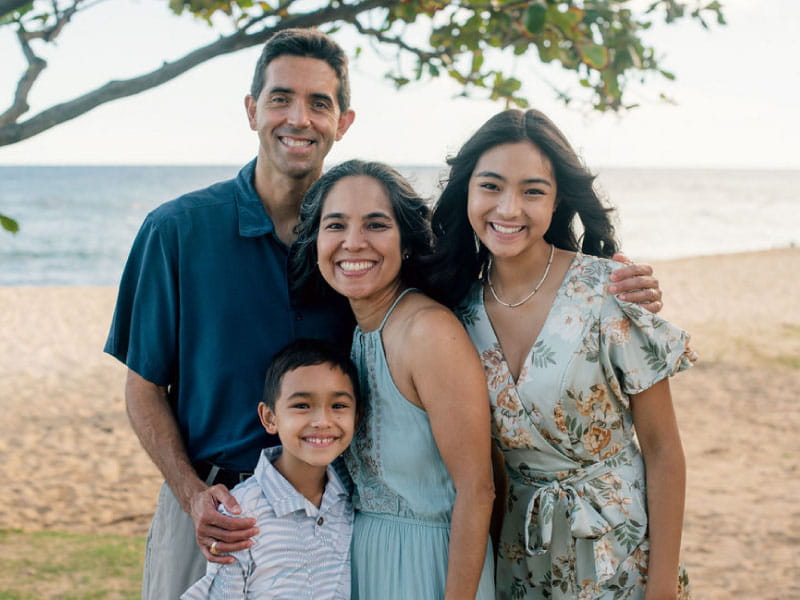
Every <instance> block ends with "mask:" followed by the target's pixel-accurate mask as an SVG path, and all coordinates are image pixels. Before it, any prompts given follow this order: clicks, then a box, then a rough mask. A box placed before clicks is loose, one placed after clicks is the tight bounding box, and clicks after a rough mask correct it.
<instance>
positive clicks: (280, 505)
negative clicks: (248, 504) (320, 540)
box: [254, 446, 348, 517]
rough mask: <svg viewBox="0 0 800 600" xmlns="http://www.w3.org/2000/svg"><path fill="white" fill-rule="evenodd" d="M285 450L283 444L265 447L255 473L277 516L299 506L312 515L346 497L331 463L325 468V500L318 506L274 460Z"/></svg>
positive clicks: (345, 490) (292, 510)
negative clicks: (326, 479)
mask: <svg viewBox="0 0 800 600" xmlns="http://www.w3.org/2000/svg"><path fill="white" fill-rule="evenodd" d="M282 452H283V448H282V447H281V446H275V447H274V448H265V449H264V450H262V451H261V457H260V458H259V459H258V465H257V466H256V471H255V474H254V477H255V478H256V480H257V481H258V484H259V485H260V486H261V490H262V491H263V493H264V496H265V497H266V499H267V502H268V503H269V504H270V506H271V507H272V510H273V511H274V512H275V516H277V517H285V516H286V515H288V514H291V513H293V512H296V511H298V510H302V511H305V513H306V515H308V516H309V517H314V516H316V515H317V514H318V513H319V512H324V511H326V510H327V509H328V508H329V507H330V506H331V505H332V504H335V503H336V502H338V501H339V500H340V499H341V498H342V497H347V495H348V494H347V489H346V487H345V485H344V483H342V480H341V479H340V478H339V475H338V474H337V473H336V469H334V467H333V466H332V465H328V466H327V468H326V470H325V472H326V475H327V476H328V482H327V484H326V485H325V491H324V493H323V495H322V504H321V505H320V508H319V509H317V507H316V506H314V505H313V504H312V503H311V502H310V501H309V500H308V499H307V498H306V497H305V496H303V494H301V493H300V492H298V491H297V490H296V489H295V488H294V486H293V485H292V484H291V483H289V482H288V481H287V480H286V478H285V477H284V476H283V475H281V474H280V473H279V472H278V470H277V469H276V468H275V466H274V465H273V464H272V463H273V462H274V461H275V460H277V459H278V457H279V456H280V455H281V453H282Z"/></svg>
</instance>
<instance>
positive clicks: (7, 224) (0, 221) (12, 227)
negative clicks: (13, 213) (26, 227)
mask: <svg viewBox="0 0 800 600" xmlns="http://www.w3.org/2000/svg"><path fill="white" fill-rule="evenodd" d="M0 226H2V227H3V229H5V230H6V231H10V232H11V233H17V232H18V231H19V223H17V222H16V221H15V220H14V219H12V218H11V217H7V216H5V215H4V214H0Z"/></svg>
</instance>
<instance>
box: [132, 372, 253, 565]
mask: <svg viewBox="0 0 800 600" xmlns="http://www.w3.org/2000/svg"><path fill="white" fill-rule="evenodd" d="M125 404H126V407H127V411H128V419H129V420H130V422H131V427H132V428H133V431H134V432H135V433H136V435H137V436H138V438H139V442H140V443H141V444H142V447H143V448H144V449H145V451H146V452H147V454H148V455H149V456H150V458H151V459H152V461H153V462H154V463H155V465H156V467H158V469H159V471H161V473H162V475H164V479H166V481H167V483H168V484H169V486H170V488H172V491H173V493H174V494H175V497H176V498H177V499H178V502H179V503H180V505H181V507H182V508H183V510H184V511H186V513H187V514H188V515H189V516H191V518H192V521H193V522H194V526H195V535H196V540H197V545H198V546H199V547H200V550H201V551H202V552H203V555H204V556H205V557H206V559H207V560H209V561H211V562H216V563H223V564H229V563H232V562H233V561H234V559H233V557H231V556H215V555H213V554H211V553H210V552H209V548H210V546H211V544H212V543H214V542H215V541H216V542H217V546H216V547H217V550H218V551H219V552H221V553H228V552H234V551H237V550H244V549H245V548H249V547H250V546H252V545H253V542H252V541H251V540H250V538H251V537H253V536H254V535H256V534H257V533H258V529H257V528H256V527H255V519H251V518H237V517H227V516H225V515H222V514H220V513H219V511H217V506H218V505H219V504H224V505H225V508H226V509H227V510H228V511H229V512H231V513H233V514H239V513H240V512H241V508H240V507H239V504H238V503H237V502H236V499H235V498H234V497H233V496H232V495H231V494H230V493H229V492H228V488H226V487H225V486H224V485H222V484H217V485H214V486H211V487H209V486H207V485H206V484H205V482H203V481H201V480H200V478H199V477H198V476H197V473H195V470H194V468H193V467H192V464H191V462H190V461H189V457H188V456H187V454H186V448H185V446H184V444H183V440H182V439H181V435H180V431H179V430H178V424H177V422H176V421H175V417H174V415H173V413H172V410H171V409H170V406H169V403H168V401H167V391H166V388H164V387H161V386H158V385H156V384H154V383H152V382H150V381H147V380H146V379H144V378H143V377H141V376H140V375H139V374H138V373H136V372H134V371H132V370H130V369H128V377H127V380H126V383H125Z"/></svg>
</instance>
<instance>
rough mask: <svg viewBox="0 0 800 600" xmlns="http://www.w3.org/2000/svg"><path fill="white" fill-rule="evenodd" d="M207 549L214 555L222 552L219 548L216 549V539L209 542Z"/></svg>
mask: <svg viewBox="0 0 800 600" xmlns="http://www.w3.org/2000/svg"><path fill="white" fill-rule="evenodd" d="M208 551H209V552H211V554H213V555H214V556H219V555H220V554H222V553H221V552H220V551H219V550H217V542H216V540H215V541H214V542H213V543H212V544H211V547H210V548H209V549H208Z"/></svg>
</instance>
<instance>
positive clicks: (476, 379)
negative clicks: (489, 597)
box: [407, 308, 494, 600]
mask: <svg viewBox="0 0 800 600" xmlns="http://www.w3.org/2000/svg"><path fill="white" fill-rule="evenodd" d="M415 321H416V322H415V323H414V326H413V327H412V333H411V338H412V339H411V340H410V341H409V342H408V346H407V347H409V348H413V349H414V353H413V358H412V361H413V362H412V368H411V374H412V379H413V383H414V387H415V389H416V391H417V394H418V396H419V399H420V401H421V402H422V404H423V406H424V407H425V410H426V411H427V412H428V417H429V418H430V422H431V429H432V430H433V437H434V439H435V440H436V445H437V446H438V448H439V452H440V453H441V455H442V459H443V460H444V463H445V466H446V467H447V470H448V472H449V473H450V477H451V479H452V480H453V485H454V486H455V489H456V499H455V503H454V505H453V515H452V520H451V527H450V550H449V555H448V567H447V584H446V588H445V599H447V600H453V599H459V600H463V599H464V598H474V597H475V594H476V592H477V589H478V583H479V581H480V575H481V571H482V569H483V562H484V558H485V554H486V552H485V551H486V546H487V542H488V534H489V520H490V516H491V512H492V502H493V499H494V486H493V483H492V466H491V437H490V416H489V396H488V392H487V390H486V379H485V378H484V375H483V368H482V367H481V364H480V360H479V358H478V355H477V354H476V352H475V348H474V346H473V345H472V343H471V342H470V340H469V338H468V337H467V334H466V332H465V331H464V328H463V327H462V326H461V324H460V323H459V322H458V321H457V320H456V318H455V317H454V316H453V314H452V313H450V312H449V311H447V310H445V309H443V308H437V309H432V310H425V311H423V313H422V315H420V317H418V318H417V319H416V320H415Z"/></svg>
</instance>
